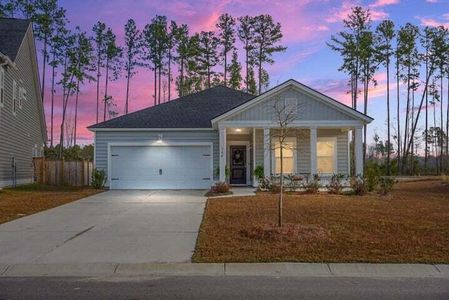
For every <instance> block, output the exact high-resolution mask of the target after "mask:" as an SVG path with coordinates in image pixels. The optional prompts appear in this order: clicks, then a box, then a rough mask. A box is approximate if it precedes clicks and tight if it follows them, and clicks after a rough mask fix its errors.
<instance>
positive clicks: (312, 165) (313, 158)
mask: <svg viewBox="0 0 449 300" xmlns="http://www.w3.org/2000/svg"><path fill="white" fill-rule="evenodd" d="M316 143H317V129H316V127H310V174H312V175H314V174H317V172H318V171H317V162H316V161H317V159H316V157H317V153H316V152H317V151H316Z"/></svg>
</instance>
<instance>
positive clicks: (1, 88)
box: [0, 67, 5, 107]
mask: <svg viewBox="0 0 449 300" xmlns="http://www.w3.org/2000/svg"><path fill="white" fill-rule="evenodd" d="M4 103H5V69H4V68H3V67H0V107H2V106H3V105H4Z"/></svg>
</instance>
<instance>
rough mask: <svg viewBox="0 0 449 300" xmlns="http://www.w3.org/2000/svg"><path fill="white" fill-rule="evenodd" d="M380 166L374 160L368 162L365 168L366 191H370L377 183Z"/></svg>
mask: <svg viewBox="0 0 449 300" xmlns="http://www.w3.org/2000/svg"><path fill="white" fill-rule="evenodd" d="M379 176H380V167H379V165H378V164H377V163H375V162H369V163H367V164H366V168H365V180H364V181H365V184H366V189H367V190H368V192H372V191H374V190H375V189H376V187H377V185H378V183H379Z"/></svg>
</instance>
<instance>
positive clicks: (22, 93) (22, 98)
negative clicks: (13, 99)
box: [19, 87, 27, 108]
mask: <svg viewBox="0 0 449 300" xmlns="http://www.w3.org/2000/svg"><path fill="white" fill-rule="evenodd" d="M26 95H27V93H26V90H25V88H23V87H21V88H19V107H20V108H22V105H23V103H24V102H25V100H26Z"/></svg>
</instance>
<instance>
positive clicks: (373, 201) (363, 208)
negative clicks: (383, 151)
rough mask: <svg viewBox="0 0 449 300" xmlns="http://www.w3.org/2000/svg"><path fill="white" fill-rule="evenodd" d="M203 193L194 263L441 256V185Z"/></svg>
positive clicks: (445, 240)
mask: <svg viewBox="0 0 449 300" xmlns="http://www.w3.org/2000/svg"><path fill="white" fill-rule="evenodd" d="M276 218H277V196H276V195H271V194H260V195H257V196H253V197H232V198H222V199H209V200H208V202H207V207H206V212H205V216H204V220H203V223H202V225H201V228H200V234H199V237H198V241H197V246H196V250H195V253H194V256H193V260H194V261H196V262H271V261H298V262H395V263H400V262H401V263H405V262H410V263H418V262H420V263H449V185H447V184H443V183H442V182H441V181H425V182H410V183H399V184H398V185H397V186H396V187H395V188H394V191H393V193H392V194H391V195H389V196H386V197H382V196H379V195H377V194H370V195H367V196H363V197H359V196H339V195H327V194H326V195H324V194H321V195H288V196H287V197H286V201H285V203H284V222H285V224H286V226H285V228H282V229H278V228H276V226H275V224H276V220H277V219H276Z"/></svg>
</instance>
